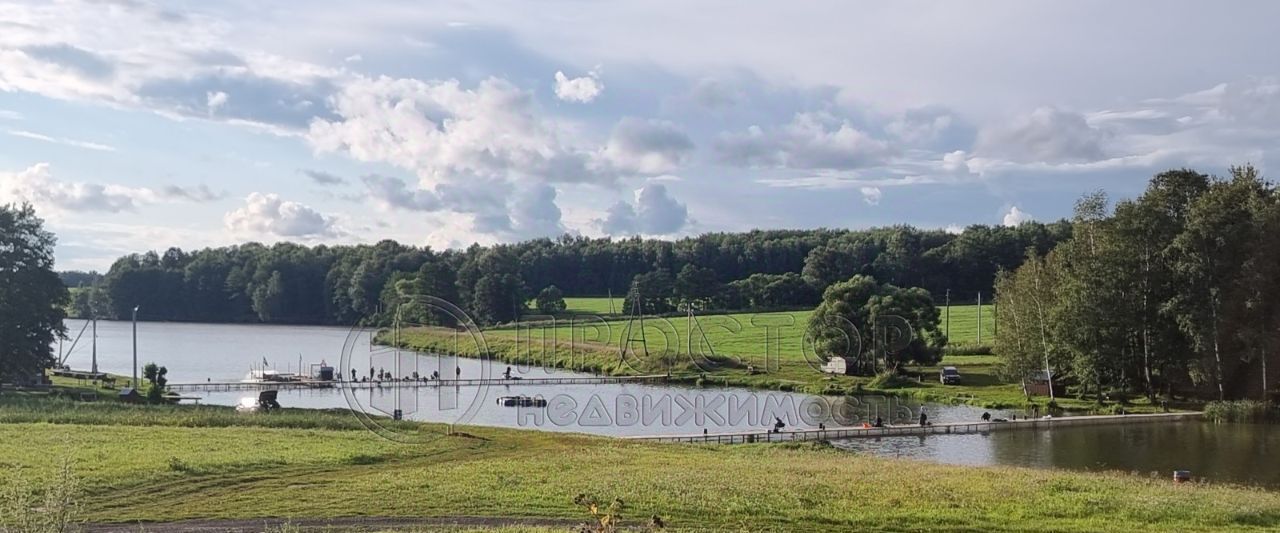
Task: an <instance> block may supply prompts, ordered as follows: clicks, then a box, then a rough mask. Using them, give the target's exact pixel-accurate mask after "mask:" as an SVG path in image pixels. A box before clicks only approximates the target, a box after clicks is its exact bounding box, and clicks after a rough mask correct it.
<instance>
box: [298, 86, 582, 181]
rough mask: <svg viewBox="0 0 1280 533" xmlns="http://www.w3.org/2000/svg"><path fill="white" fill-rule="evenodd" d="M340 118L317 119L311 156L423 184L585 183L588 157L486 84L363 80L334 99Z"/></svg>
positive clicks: (510, 93) (522, 96)
mask: <svg viewBox="0 0 1280 533" xmlns="http://www.w3.org/2000/svg"><path fill="white" fill-rule="evenodd" d="M331 105H332V107H333V109H334V110H335V111H336V113H337V115H338V118H337V119H335V120H324V119H315V120H314V121H312V122H311V127H310V131H309V133H308V136H307V138H308V139H309V140H310V142H311V143H312V145H313V146H315V147H316V149H317V150H319V151H322V152H325V151H330V152H345V153H347V154H349V155H351V156H352V157H354V158H356V159H358V160H361V161H376V162H388V163H392V164H394V165H397V166H400V167H403V168H407V169H410V170H413V171H415V172H416V173H417V174H418V176H419V177H420V179H421V180H422V182H423V184H424V185H434V184H438V183H444V182H448V181H453V180H460V179H468V180H469V179H473V178H475V177H481V178H516V177H519V176H521V175H523V176H532V177H538V178H541V179H545V180H548V181H587V180H589V179H591V178H592V177H593V176H594V174H592V172H591V171H590V168H589V167H590V165H589V157H588V156H587V154H583V153H580V152H578V151H576V150H573V149H571V148H568V147H566V146H564V145H563V144H562V143H561V142H560V140H559V139H558V137H557V135H556V133H555V131H554V128H551V127H549V125H548V124H547V123H546V122H545V121H544V120H542V119H541V118H540V117H539V116H538V115H537V113H536V110H535V109H534V105H533V101H532V98H530V96H529V95H528V94H527V93H525V92H524V91H521V90H520V89H518V88H517V87H516V86H514V85H512V84H511V83H510V82H508V81H506V80H502V79H498V78H489V79H486V80H484V81H482V82H480V83H479V85H478V86H476V87H475V88H474V89H467V88H463V87H462V85H461V84H460V83H459V82H458V81H457V80H447V81H438V82H424V81H420V80H415V79H393V78H387V77H381V78H377V79H361V80H359V81H356V82H353V83H351V84H349V85H347V86H346V87H344V88H343V90H342V91H341V92H340V93H339V94H337V95H336V96H334V97H333V98H332V100H331Z"/></svg>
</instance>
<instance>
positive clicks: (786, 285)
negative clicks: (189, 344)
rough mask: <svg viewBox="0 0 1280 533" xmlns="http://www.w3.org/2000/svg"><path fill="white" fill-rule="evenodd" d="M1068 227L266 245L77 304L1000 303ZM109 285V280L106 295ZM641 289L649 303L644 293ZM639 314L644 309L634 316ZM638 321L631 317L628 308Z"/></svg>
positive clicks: (131, 270)
mask: <svg viewBox="0 0 1280 533" xmlns="http://www.w3.org/2000/svg"><path fill="white" fill-rule="evenodd" d="M1070 235H1071V225H1070V223H1068V222H1065V221H1062V222H1056V223H1050V224H1041V223H1036V222H1030V223H1025V224H1022V225H1019V226H1017V227H1004V226H996V227H990V226H981V225H975V226H970V227H969V228H967V229H965V230H964V231H963V232H960V233H958V234H953V233H948V232H945V231H941V230H921V229H916V228H912V227H908V226H895V227H886V228H875V229H869V230H859V231H852V230H830V229H816V230H796V231H790V230H778V231H752V232H746V233H711V234H705V235H700V236H697V237H690V238H686V239H681V240H677V241H664V240H653V239H648V240H646V239H640V238H630V239H621V240H613V239H590V238H584V237H573V236H564V237H561V238H559V239H554V240H553V239H537V240H531V241H526V242H521V243H517V244H510V245H498V246H492V247H481V246H472V247H470V248H467V249H465V250H446V251H436V250H431V249H429V248H420V247H413V246H405V245H402V244H399V243H396V242H393V241H382V242H379V243H377V244H374V245H360V246H324V245H321V246H314V247H307V246H301V245H297V244H291V243H280V244H276V245H273V246H264V245H261V244H257V243H249V244H243V245H239V246H231V247H225V248H212V249H203V250H198V251H192V252H187V251H183V250H180V249H177V248H170V249H168V250H166V251H164V252H159V253H158V252H148V253H143V254H134V255H128V256H125V257H121V258H120V259H118V260H117V261H116V262H115V264H113V265H112V266H111V269H110V270H109V271H108V272H107V273H106V274H104V275H103V276H102V277H101V279H100V280H96V278H94V277H93V275H92V274H91V273H90V274H75V275H64V279H67V280H72V279H75V280H81V281H84V280H87V281H88V282H89V283H91V285H88V286H86V289H84V290H80V291H76V293H75V298H74V299H75V301H74V302H73V304H72V312H73V314H76V315H79V316H88V315H92V314H96V315H97V316H99V317H103V318H127V317H129V315H130V312H131V310H132V309H133V307H134V306H141V309H142V311H141V313H140V317H141V318H142V319H145V320H182V321H216V322H273V323H305V324H351V323H354V322H356V321H358V320H365V321H369V322H372V323H385V321H386V320H387V319H388V317H387V316H386V313H383V312H382V310H384V309H389V308H393V307H394V306H393V305H391V304H394V303H395V302H397V301H399V299H401V298H404V297H405V296H408V295H413V294H431V295H435V296H439V297H442V298H444V299H446V300H450V301H452V302H456V303H457V304H458V305H459V306H460V307H462V308H463V309H465V310H466V311H468V312H469V313H470V314H471V316H472V317H473V318H474V319H475V320H476V321H477V322H479V323H481V324H493V323H500V322H508V321H511V320H514V319H516V318H518V317H519V315H520V314H522V313H526V312H533V309H532V308H531V307H530V306H529V305H528V304H527V302H528V301H529V300H530V299H531V298H533V297H534V296H535V295H538V294H539V293H540V292H541V291H543V290H544V289H546V288H548V287H550V286H555V287H557V290H558V291H561V292H562V293H563V294H564V295H567V296H595V295H606V294H613V295H615V296H618V297H624V296H627V295H641V296H642V297H641V302H642V304H643V308H644V309H645V311H646V312H664V311H670V310H674V309H675V308H677V307H679V306H681V305H682V304H694V305H696V306H697V307H698V308H700V309H771V308H786V307H807V308H812V307H814V306H815V305H817V303H818V301H819V299H820V297H821V295H822V291H823V290H824V289H826V288H827V287H828V286H829V285H831V284H833V283H835V282H839V281H844V280H847V279H849V278H850V277H852V276H855V275H869V276H872V277H874V278H875V279H877V280H880V281H881V282H884V283H892V284H894V285H897V286H901V287H921V288H924V289H925V290H927V291H929V292H930V293H931V294H932V295H933V297H934V298H936V299H938V300H939V301H941V299H942V298H943V296H944V295H945V294H946V292H947V291H948V290H949V291H951V297H952V298H953V300H954V301H961V300H973V299H975V298H976V297H977V294H978V293H979V292H983V293H988V294H989V293H990V292H991V291H992V290H993V289H992V286H993V285H992V284H993V281H994V280H995V277H996V273H997V272H998V271H1000V270H1011V269H1014V268H1017V267H1018V266H1019V265H1020V264H1021V263H1022V261H1023V260H1024V259H1025V257H1026V253H1027V250H1028V249H1031V250H1033V251H1035V253H1037V254H1044V253H1048V252H1049V251H1050V250H1051V249H1053V248H1054V246H1056V245H1057V243H1059V242H1061V241H1063V240H1065V239H1067V238H1069V236H1070ZM95 280H96V282H95ZM633 288H635V289H636V290H632V289H633ZM627 305H628V306H629V305H632V303H631V302H629V303H628V304H627ZM627 308H628V309H631V307H627Z"/></svg>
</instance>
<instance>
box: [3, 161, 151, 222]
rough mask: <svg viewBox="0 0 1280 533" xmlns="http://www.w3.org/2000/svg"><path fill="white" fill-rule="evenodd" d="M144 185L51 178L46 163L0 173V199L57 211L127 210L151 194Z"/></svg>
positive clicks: (114, 211)
mask: <svg viewBox="0 0 1280 533" xmlns="http://www.w3.org/2000/svg"><path fill="white" fill-rule="evenodd" d="M153 196H154V194H153V193H152V192H151V191H149V190H146V189H135V188H130V187H121V186H118V185H100V184H97V183H77V182H62V181H58V180H55V179H54V178H53V176H52V174H51V173H50V171H49V164H48V163H37V164H35V165H32V166H31V167H29V168H27V169H26V170H23V171H21V172H16V173H0V203H9V202H30V203H31V204H33V205H35V206H36V207H39V208H42V209H56V210H60V211H72V212H75V211H102V212H108V213H118V212H121V211H131V210H133V209H135V208H136V207H137V206H138V204H139V203H140V202H144V201H147V200H149V199H150V198H151V197H153Z"/></svg>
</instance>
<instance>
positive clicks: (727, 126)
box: [0, 0, 1280, 270]
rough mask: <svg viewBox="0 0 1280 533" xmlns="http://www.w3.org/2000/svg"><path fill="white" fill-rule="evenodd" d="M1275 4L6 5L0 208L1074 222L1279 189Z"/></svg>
mask: <svg viewBox="0 0 1280 533" xmlns="http://www.w3.org/2000/svg"><path fill="white" fill-rule="evenodd" d="M1277 20H1280V3H1276V2H1231V3H1198V2H1180V1H1161V2H1154V1H1134V2H1094V1H1071V2H1065V1H1063V2H1025V1H1009V2H995V1H974V2H913V1H895V2H850V1H824V0H815V1H810V2H743V1H741V0H736V1H718V0H710V1H704V2H698V3H689V2H674V1H667V0H645V1H634V2H632V1H617V2H607V1H601V2H586V1H581V0H542V1H538V2H532V1H528V2H513V1H507V0H485V1H471V2H453V1H429V2H422V1H413V2H378V1H362V2H339V1H331V0H314V1H308V2H286V1H279V2H257V1H226V2H195V1H190V2H187V1H170V2H163V3H161V2H155V3H153V2H149V1H147V0H118V1H109V0H97V1H83V2H82V1H54V2H48V1H42V2H31V3H27V2H16V3H15V2H5V1H3V0H0V203H9V202H29V203H31V204H33V205H35V207H36V208H37V210H38V212H39V214H40V215H41V216H42V217H43V218H45V220H46V223H47V226H48V228H49V229H50V230H52V231H54V232H55V233H56V234H57V236H58V239H59V241H58V247H57V249H56V260H57V266H58V268H60V269H85V270H87V269H97V270H105V269H107V268H108V267H109V266H110V265H111V263H112V261H114V260H115V259H116V258H117V257H119V256H121V255H124V254H128V253H135V252H143V251H147V250H164V249H166V248H168V247H170V246H178V247H181V248H184V249H197V248H203V247H209V246H224V245H230V244H235V243H241V242H247V241H258V242H264V243H272V242H279V241H294V242H301V243H306V244H319V243H329V244H352V243H372V242H377V241H379V240H382V239H388V238H390V239H396V240H398V241H400V242H403V243H407V244H414V245H425V246H431V247H433V248H436V249H444V248H456V247H465V246H467V245H470V244H471V243H476V242H478V243H480V244H486V245H487V244H493V243H500V242H514V241H519V240H524V239H529V238H536V237H545V236H551V237H555V236H559V235H562V234H566V233H568V234H576V235H585V236H591V237H601V236H614V237H624V236H632V235H641V236H646V237H655V238H679V237H683V236H688V235H696V234H700V233H705V232H718V231H745V230H750V229H754V228H815V227H831V228H866V227H872V226H882V225H892V224H911V225H915V226H918V227H923V228H942V229H947V230H950V231H956V230H957V229H958V228H962V227H965V226H967V225H970V224H989V225H996V224H1009V225H1011V224H1017V223H1020V222H1022V221H1027V220H1043V221H1049V220H1056V219H1059V218H1062V217H1067V216H1070V214H1071V210H1072V207H1073V204H1074V202H1075V200H1076V199H1077V198H1079V197H1080V195H1081V194H1084V193H1087V192H1090V191H1094V190H1099V189H1101V190H1105V191H1106V192H1107V193H1108V194H1109V195H1110V196H1111V197H1112V198H1113V199H1120V198H1127V197H1133V196H1135V195H1137V194H1139V193H1140V192H1141V191H1142V189H1143V188H1144V187H1145V185H1146V182H1147V180H1148V179H1149V178H1150V177H1151V176H1152V175H1153V174H1155V173H1157V172H1159V171H1161V170H1165V169H1169V168H1179V167H1192V168H1195V169H1198V170H1201V171H1203V172H1207V173H1213V174H1219V175H1221V174H1225V173H1226V172H1227V169H1228V168H1229V167H1230V166H1231V165H1239V164H1245V163H1251V164H1253V165H1255V166H1257V167H1259V168H1260V169H1261V170H1262V172H1263V174H1264V176H1265V175H1269V174H1268V172H1267V171H1268V169H1269V168H1275V166H1276V164H1277V163H1280V161H1277V157H1278V153H1277V139H1280V54H1276V53H1275V46H1274V44H1273V43H1272V42H1271V41H1272V40H1273V39H1271V38H1270V37H1269V35H1270V33H1271V32H1272V31H1273V27H1272V26H1273V25H1274V22H1275V21H1277Z"/></svg>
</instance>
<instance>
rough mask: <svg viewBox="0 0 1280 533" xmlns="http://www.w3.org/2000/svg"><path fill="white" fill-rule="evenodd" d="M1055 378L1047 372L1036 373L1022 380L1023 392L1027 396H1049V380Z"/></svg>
mask: <svg viewBox="0 0 1280 533" xmlns="http://www.w3.org/2000/svg"><path fill="white" fill-rule="evenodd" d="M1052 378H1053V376H1052V375H1051V374H1049V373H1048V372H1045V371H1040V372H1036V373H1034V374H1031V375H1030V376H1027V378H1026V379H1024V380H1022V392H1023V393H1024V394H1026V395H1027V396H1048V395H1049V380H1051V379H1052Z"/></svg>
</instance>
